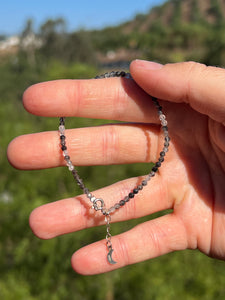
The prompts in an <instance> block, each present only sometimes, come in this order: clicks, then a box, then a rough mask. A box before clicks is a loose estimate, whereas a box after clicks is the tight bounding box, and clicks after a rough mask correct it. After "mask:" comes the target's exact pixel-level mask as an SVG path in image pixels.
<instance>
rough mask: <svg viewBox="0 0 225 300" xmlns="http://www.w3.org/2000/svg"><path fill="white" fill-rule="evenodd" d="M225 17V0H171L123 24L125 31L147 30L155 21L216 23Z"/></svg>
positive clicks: (163, 23) (171, 24)
mask: <svg viewBox="0 0 225 300" xmlns="http://www.w3.org/2000/svg"><path fill="white" fill-rule="evenodd" d="M224 18H225V1H224V0H170V1H166V2H165V3H164V4H162V5H161V6H156V7H154V8H153V9H152V10H151V11H150V12H149V13H148V14H138V15H137V16H136V18H135V19H134V20H131V21H130V22H127V23H126V24H124V25H123V26H122V30H123V32H124V33H131V32H132V31H139V32H147V31H148V30H149V29H151V27H152V26H153V25H154V24H155V23H158V22H159V23H161V24H162V25H163V26H173V25H174V24H175V23H176V22H178V23H180V24H193V23H205V24H211V25H215V24H218V23H219V22H221V21H222V20H223V19H224Z"/></svg>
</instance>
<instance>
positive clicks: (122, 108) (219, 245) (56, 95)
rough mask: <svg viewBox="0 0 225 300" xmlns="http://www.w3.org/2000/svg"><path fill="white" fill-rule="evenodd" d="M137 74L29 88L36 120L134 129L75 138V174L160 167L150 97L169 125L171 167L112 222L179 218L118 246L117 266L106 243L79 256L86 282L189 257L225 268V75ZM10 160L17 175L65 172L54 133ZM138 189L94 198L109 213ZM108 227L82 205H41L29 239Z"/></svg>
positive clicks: (76, 264) (16, 144) (128, 236)
mask: <svg viewBox="0 0 225 300" xmlns="http://www.w3.org/2000/svg"><path fill="white" fill-rule="evenodd" d="M130 72H131V74H132V77H133V79H134V80H131V79H121V78H110V79H98V80H59V81H52V82H44V83H40V84H36V85H34V86H31V87H29V88H28V89H27V90H26V91H25V93H24V96H23V103H24V107H25V108H26V109H27V110H28V111H29V112H30V113H32V114H35V115H41V116H55V117H56V116H57V117H58V116H61V115H63V116H81V117H88V118H90V117H91V118H102V119H114V120H121V121H125V122H127V123H123V124H119V125H118V124H117V125H116V124H114V125H113V124H111V125H105V126H98V127H94V128H81V129H70V130H68V131H67V133H66V135H67V145H68V151H69V153H70V156H71V160H72V161H73V163H74V165H99V164H102V165H107V164H122V163H134V162H149V161H156V160H157V158H158V156H159V152H160V151H161V149H162V147H163V137H162V133H161V131H160V126H159V121H158V117H157V113H156V110H155V108H154V106H153V104H152V101H151V97H150V96H149V95H152V96H154V97H157V98H158V99H159V102H160V104H161V105H162V107H163V111H164V112H165V114H166V116H167V120H168V126H169V134H170V137H171V143H170V149H169V152H168V153H167V155H166V158H165V162H164V163H163V164H162V167H161V168H160V169H159V172H158V173H157V174H156V176H155V177H154V178H153V179H152V180H151V181H150V182H149V184H148V185H147V186H146V187H145V188H144V189H143V190H142V191H141V192H140V193H139V194H138V195H137V196H136V197H135V198H134V199H133V200H131V201H130V202H128V203H127V204H126V205H125V206H124V207H123V208H121V209H119V210H117V211H116V212H115V213H114V214H113V215H112V222H118V221H123V220H128V219H132V218H138V217H141V216H145V215H149V214H152V213H154V212H156V211H160V210H164V209H173V211H172V213H170V214H167V215H164V216H163V217H160V218H157V219H154V220H151V221H147V222H145V223H142V224H139V225H138V226H136V227H134V228H133V229H131V230H129V231H127V232H124V233H122V234H120V235H117V236H113V237H112V244H113V248H114V249H115V250H114V252H113V259H114V260H115V261H117V264H115V265H110V264H109V263H108V262H107V260H106V246H105V240H102V241H98V242H96V243H93V244H91V245H88V246H85V247H83V248H81V249H79V250H78V251H76V252H75V253H74V254H73V256H72V260H71V261H72V267H73V268H74V270H75V271H76V272H78V273H81V274H84V275H90V274H98V273H104V272H108V271H111V270H114V269H117V268H121V267H123V266H125V265H129V264H134V263H138V262H141V261H144V260H147V259H151V258H153V257H157V256H160V255H163V254H166V253H169V252H171V251H177V250H184V249H187V248H188V249H197V248H198V249H199V250H200V251H202V252H203V253H205V254H206V255H208V256H211V257H216V258H219V259H223V260H224V259H225V234H224V233H225V196H224V195H225V184H224V178H225V176H224V175H225V154H224V152H225V93H224V81H225V70H224V69H221V68H216V67H206V66H205V65H202V64H198V63H194V62H184V63H177V64H167V65H164V66H162V65H159V64H156V63H152V62H147V61H140V60H136V61H133V62H132V64H131V66H130ZM135 82H136V83H135ZM62 103H63V105H62ZM132 122H135V123H132ZM42 140H43V141H44V143H42ZM96 140H97V141H98V143H96ZM41 145H44V146H43V148H42V146H41ZM8 159H9V161H10V162H11V164H12V165H13V166H14V167H16V168H19V169H41V168H51V167H58V166H62V165H64V164H65V163H64V161H63V159H62V154H61V152H60V149H59V138H58V133H57V131H55V132H43V133H36V134H30V135H25V136H20V137H17V138H16V139H14V140H13V141H12V142H11V143H10V145H9V147H8ZM27 162H29V164H28V163H27ZM140 180H141V178H130V179H127V180H124V181H121V182H118V183H116V184H113V185H111V186H108V187H104V188H102V189H101V190H98V191H95V192H93V194H94V195H96V196H97V197H101V198H103V199H105V202H106V205H107V207H110V206H112V205H114V204H115V203H116V202H118V200H120V199H122V198H123V197H124V196H126V195H127V194H128V193H129V192H130V191H131V190H132V188H133V187H135V186H136V185H137V184H138V183H139V182H140ZM62 211H63V214H61V212H62ZM101 224H104V218H103V216H102V215H101V213H100V212H97V213H94V212H93V209H91V203H90V201H89V200H88V199H86V197H84V196H82V195H80V196H77V197H74V198H70V199H63V200H59V201H56V202H53V203H50V204H46V205H43V206H41V207H39V208H36V209H35V210H34V211H33V212H32V213H31V215H30V226H31V229H32V230H33V232H34V234H35V235H37V236H38V237H39V238H42V239H50V238H53V237H56V236H59V235H62V234H66V233H69V232H74V231H78V230H81V229H85V228H88V227H93V226H97V225H101ZM137 237H140V238H137Z"/></svg>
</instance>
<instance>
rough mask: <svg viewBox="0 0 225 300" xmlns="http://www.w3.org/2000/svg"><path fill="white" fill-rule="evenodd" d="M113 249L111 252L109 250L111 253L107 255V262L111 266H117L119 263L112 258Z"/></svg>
mask: <svg viewBox="0 0 225 300" xmlns="http://www.w3.org/2000/svg"><path fill="white" fill-rule="evenodd" d="M113 251H114V250H113V249H112V248H111V249H110V250H109V253H108V254H107V260H108V262H109V263H110V264H111V265H115V264H116V263H117V262H116V261H114V260H113V258H112V253H113Z"/></svg>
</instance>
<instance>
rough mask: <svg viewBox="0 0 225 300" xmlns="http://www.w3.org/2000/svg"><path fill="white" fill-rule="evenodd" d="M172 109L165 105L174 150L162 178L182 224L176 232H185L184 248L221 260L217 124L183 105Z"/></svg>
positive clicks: (220, 170)
mask: <svg viewBox="0 0 225 300" xmlns="http://www.w3.org/2000/svg"><path fill="white" fill-rule="evenodd" d="M173 106H174V104H168V109H169V111H168V112H169V116H168V119H169V120H170V124H171V126H170V131H171V137H172V141H173V147H174V149H172V150H171V152H170V156H169V161H168V162H167V163H166V164H165V165H164V168H162V170H161V175H162V182H163V184H166V186H167V190H168V195H167V197H168V198H169V199H170V200H171V201H173V209H174V214H175V215H176V216H177V217H178V218H179V219H180V221H181V223H180V226H181V227H180V228H177V230H184V232H185V238H186V240H185V238H184V240H183V243H184V248H186V247H188V248H192V249H195V248H199V249H200V250H201V251H203V252H204V253H206V254H207V255H212V256H216V257H219V258H222V257H224V254H223V253H224V250H225V249H224V244H225V241H224V240H223V239H222V238H221V235H220V234H219V232H220V229H221V228H223V226H224V224H225V220H224V217H223V214H222V213H224V208H225V207H224V204H223V198H224V196H223V195H224V194H225V193H224V192H225V191H224V185H223V184H222V183H223V179H224V170H223V166H222V165H221V161H222V160H223V159H224V153H223V152H222V151H221V149H219V146H218V144H217V143H216V135H217V130H218V126H220V124H218V123H217V122H215V121H213V120H212V119H210V118H209V117H206V116H203V115H201V114H199V113H197V112H195V111H194V110H193V109H191V108H190V107H189V106H187V105H183V104H180V105H179V107H178V106H177V105H176V114H175V115H174V113H173V112H174V109H173ZM170 111H171V113H170ZM179 116H180V117H179ZM190 120H191V122H190ZM215 170H217V172H218V173H217V174H215ZM178 247H179V246H178ZM221 254H222V255H221Z"/></svg>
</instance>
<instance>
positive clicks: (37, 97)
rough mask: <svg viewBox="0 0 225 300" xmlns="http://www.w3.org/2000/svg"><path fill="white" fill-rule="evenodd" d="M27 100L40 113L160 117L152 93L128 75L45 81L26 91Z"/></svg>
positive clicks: (151, 119) (137, 119)
mask: <svg viewBox="0 0 225 300" xmlns="http://www.w3.org/2000/svg"><path fill="white" fill-rule="evenodd" d="M23 103H24V107H25V108H26V110H27V111H29V112H30V113H32V114H35V115H40V116H48V117H50V116H51V117H59V116H64V117H67V116H77V117H85V118H96V119H110V120H119V121H128V122H129V121H132V122H157V121H158V118H157V114H156V113H155V107H154V105H153V103H152V101H151V96H149V95H148V94H147V93H146V92H144V91H143V90H142V89H141V88H140V87H139V86H138V85H137V84H136V83H135V82H134V80H132V79H128V78H106V79H89V80H56V81H49V82H43V83H39V84H35V85H33V86H31V87H29V88H28V89H27V90H26V91H25V93H24V95H23Z"/></svg>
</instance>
